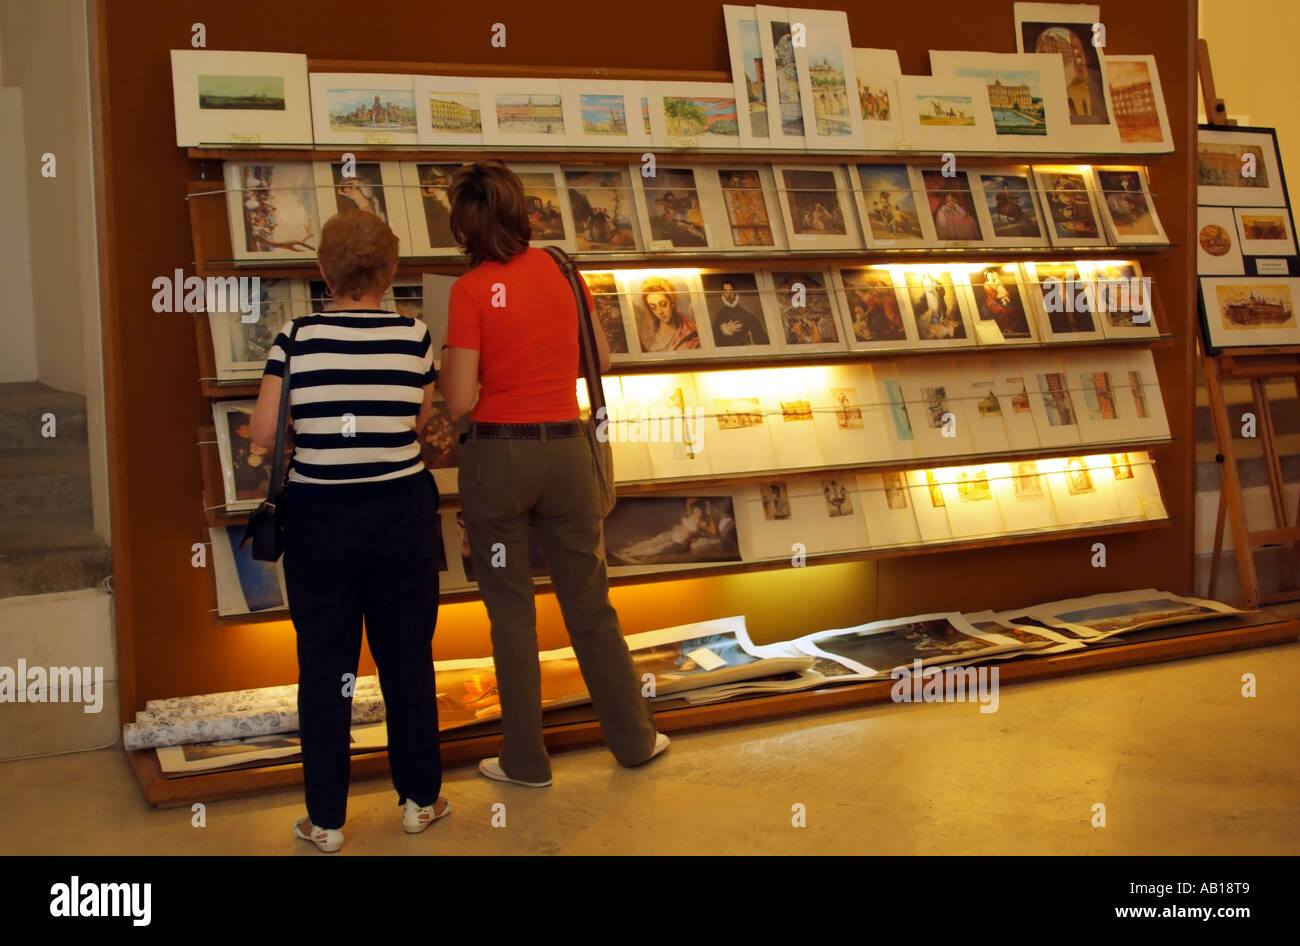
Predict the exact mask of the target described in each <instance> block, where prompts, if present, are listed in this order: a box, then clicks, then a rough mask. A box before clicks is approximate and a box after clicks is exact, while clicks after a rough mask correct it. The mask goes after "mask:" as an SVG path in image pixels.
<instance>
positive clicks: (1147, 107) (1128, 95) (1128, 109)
mask: <svg viewBox="0 0 1300 946" xmlns="http://www.w3.org/2000/svg"><path fill="white" fill-rule="evenodd" d="M1106 78H1107V81H1108V83H1109V85H1110V107H1111V109H1112V110H1113V111H1114V113H1115V128H1116V129H1117V130H1118V131H1119V140H1120V141H1122V142H1124V143H1125V144H1152V143H1159V142H1161V141H1163V140H1164V135H1163V134H1162V133H1161V130H1160V112H1159V111H1158V110H1157V108H1158V107H1157V105H1156V93H1155V88H1154V86H1153V84H1152V82H1151V67H1150V66H1149V65H1148V64H1147V63H1145V62H1135V61H1133V60H1116V59H1111V60H1109V61H1108V62H1107V63H1106Z"/></svg>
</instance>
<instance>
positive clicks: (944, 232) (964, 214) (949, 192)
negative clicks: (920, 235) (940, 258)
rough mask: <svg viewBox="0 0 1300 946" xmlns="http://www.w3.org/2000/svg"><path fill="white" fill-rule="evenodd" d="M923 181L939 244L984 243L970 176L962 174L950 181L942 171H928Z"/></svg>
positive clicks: (965, 172)
mask: <svg viewBox="0 0 1300 946" xmlns="http://www.w3.org/2000/svg"><path fill="white" fill-rule="evenodd" d="M921 181H922V183H923V184H924V185H925V196H926V202H927V204H928V208H929V211H930V219H931V221H932V222H933V223H934V235H935V239H936V240H937V241H938V242H939V243H941V244H949V243H979V242H980V241H981V240H983V232H982V231H981V230H980V221H979V212H978V211H977V210H976V209H975V198H976V195H975V193H974V192H973V190H972V188H971V177H970V172H968V171H958V172H957V173H956V174H954V175H953V176H951V177H949V176H948V175H946V174H944V173H943V172H942V171H932V170H924V171H922V172H921Z"/></svg>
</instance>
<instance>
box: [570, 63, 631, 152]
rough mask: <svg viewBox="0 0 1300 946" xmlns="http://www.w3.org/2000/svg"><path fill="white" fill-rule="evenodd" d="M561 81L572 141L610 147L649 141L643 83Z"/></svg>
mask: <svg viewBox="0 0 1300 946" xmlns="http://www.w3.org/2000/svg"><path fill="white" fill-rule="evenodd" d="M560 85H561V89H562V97H563V99H564V128H565V132H566V135H567V139H568V143H569V144H570V145H586V146H588V147H592V148H609V147H627V146H631V145H641V146H644V145H648V144H650V132H649V131H648V130H647V129H646V128H645V127H644V125H643V124H642V122H641V120H640V112H641V96H642V94H643V93H644V92H645V85H644V83H640V82H631V81H629V82H622V81H618V80H597V79H564V80H562V81H561V83H560ZM647 104H648V103H647Z"/></svg>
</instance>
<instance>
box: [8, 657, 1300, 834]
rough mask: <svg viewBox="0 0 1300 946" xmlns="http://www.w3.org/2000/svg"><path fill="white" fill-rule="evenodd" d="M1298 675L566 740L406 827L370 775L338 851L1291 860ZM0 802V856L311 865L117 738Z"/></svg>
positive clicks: (1125, 676) (1115, 680) (1120, 674)
mask: <svg viewBox="0 0 1300 946" xmlns="http://www.w3.org/2000/svg"><path fill="white" fill-rule="evenodd" d="M1244 673H1252V674H1254V675H1255V677H1256V679H1257V686H1258V696H1257V697H1255V698H1254V699H1246V698H1243V697H1242V696H1241V686H1242V683H1241V678H1242V674H1244ZM1298 678H1300V645H1296V644H1289V645H1283V646H1277V647H1269V648H1261V649H1256V650H1249V651H1240V652H1237V653H1233V654H1225V655H1219V656H1213V657H1205V658H1198V659H1195V660H1184V661H1178V662H1173V663H1166V664H1159V665H1155V666H1152V667H1137V668H1129V669H1123V670H1117V671H1111V672H1106V673H1098V674H1090V675H1085V676H1081V677H1073V678H1066V679H1061V680H1053V681H1044V682H1039V683H1027V684H1020V685H1014V686H1007V687H1005V688H1004V689H1002V691H1001V703H1000V707H999V710H998V712H997V713H993V714H981V713H980V712H979V711H978V708H977V706H976V705H974V704H932V705H915V704H914V705H898V706H895V705H892V704H891V705H885V706H876V707H868V708H862V709H851V710H843V711H837V712H833V713H826V714H821V715H814V716H803V717H795V718H792V719H785V720H778V721H774V722H767V723H760V724H754V725H746V726H739V727H732V728H728V729H722V730H706V731H702V732H695V733H684V734H681V735H678V736H675V737H674V738H673V745H672V747H671V748H670V749H669V750H668V752H667V754H666V755H664V756H663V757H661V758H660V759H657V760H655V761H654V762H653V763H651V764H650V765H649V766H647V767H646V768H644V769H639V770H633V771H628V770H622V769H620V768H618V766H617V765H616V764H615V763H614V761H613V759H612V757H610V756H609V754H608V753H606V752H605V751H604V750H602V749H596V748H592V749H582V750H575V751H569V752H564V753H560V754H557V755H556V757H555V759H554V762H553V767H554V775H555V784H554V785H553V786H552V787H550V788H548V789H541V790H537V789H526V788H517V787H514V786H509V785H499V784H496V783H492V782H488V781H486V780H485V779H483V778H481V777H480V776H478V775H477V774H476V773H475V771H474V770H473V769H472V768H461V769H456V770H453V771H451V772H450V773H448V777H447V779H446V784H445V788H444V793H445V794H446V795H447V796H449V797H450V798H451V799H452V802H453V805H454V808H455V810H454V812H453V813H452V815H451V816H450V817H449V818H448V819H447V820H446V821H441V822H439V823H438V824H436V825H434V826H433V827H432V828H430V829H429V830H428V831H427V832H426V833H425V834H422V835H416V836H414V837H408V836H406V835H404V834H403V833H402V832H401V828H400V825H399V813H398V808H397V807H396V804H395V795H394V794H393V792H392V789H391V787H390V786H389V785H388V783H387V782H386V781H385V780H382V779H372V780H367V781H364V782H358V783H354V785H353V788H352V796H351V803H350V809H349V819H348V823H347V825H346V827H345V829H344V834H345V836H346V839H347V840H346V843H345V844H344V847H343V853H344V854H444V855H451V854H456V855H467V854H848V853H855V854H1300V753H1297V752H1296V746H1297V744H1298V742H1300V687H1297V686H1296V680H1297V679H1298ZM0 799H3V804H0V853H3V854H155V853H157V854H236V855H248V854H296V855H304V856H312V857H323V856H325V855H323V854H320V853H319V852H317V851H316V850H315V848H314V847H312V846H311V845H309V844H306V843H304V842H294V841H292V840H291V838H290V824H291V823H292V821H293V819H294V818H295V817H297V816H298V815H299V814H301V812H302V810H303V807H302V797H301V793H300V791H299V790H297V789H295V790H286V791H281V792H276V793H273V794H268V795H262V796H258V797H254V798H245V799H237V800H230V801H214V802H212V803H211V804H209V805H208V806H207V826H206V827H204V828H195V827H192V826H191V823H190V821H191V813H190V811H189V810H188V809H172V810H168V811H159V810H156V809H154V808H152V807H150V806H149V805H148V804H147V803H146V802H145V801H144V798H143V795H142V793H141V791H140V789H139V787H138V786H137V784H136V782H135V779H134V777H133V776H132V774H131V771H130V769H129V767H128V765H127V762H126V759H125V756H124V755H123V754H122V752H121V750H120V749H110V750H101V751H97V752H88V753H81V754H77V755H69V756H61V757H55V758H49V759H39V760H30V761H24V762H10V763H5V764H0ZM497 802H501V803H504V805H505V819H506V823H505V826H504V827H493V825H492V817H493V812H492V806H493V805H494V804H496V803H497ZM1097 803H1101V804H1104V805H1105V806H1106V825H1105V827H1093V826H1092V825H1091V823H1090V822H1091V819H1092V817H1093V806H1094V805H1095V804H1097ZM795 805H803V806H804V809H805V810H806V821H807V826H806V827H802V828H797V827H793V826H792V825H791V818H792V810H793V806H795ZM71 812H75V814H76V817H69V813H71ZM88 828H90V829H92V830H88Z"/></svg>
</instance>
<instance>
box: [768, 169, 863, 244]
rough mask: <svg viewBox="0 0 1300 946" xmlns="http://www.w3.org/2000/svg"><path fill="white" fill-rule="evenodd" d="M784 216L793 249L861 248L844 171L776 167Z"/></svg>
mask: <svg viewBox="0 0 1300 946" xmlns="http://www.w3.org/2000/svg"><path fill="white" fill-rule="evenodd" d="M772 173H773V174H774V175H775V176H776V186H777V191H778V194H779V196H780V201H781V214H782V217H783V218H784V220H785V230H786V233H787V234H788V235H789V237H790V248H791V249H792V250H836V249H854V250H855V249H858V248H859V247H860V246H861V245H862V244H861V242H860V241H859V239H858V227H857V226H856V221H855V220H854V219H853V203H852V201H851V200H850V199H849V191H848V186H847V183H846V181H845V177H844V168H843V167H839V166H836V165H803V166H800V165H788V164H775V165H773V166H772Z"/></svg>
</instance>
